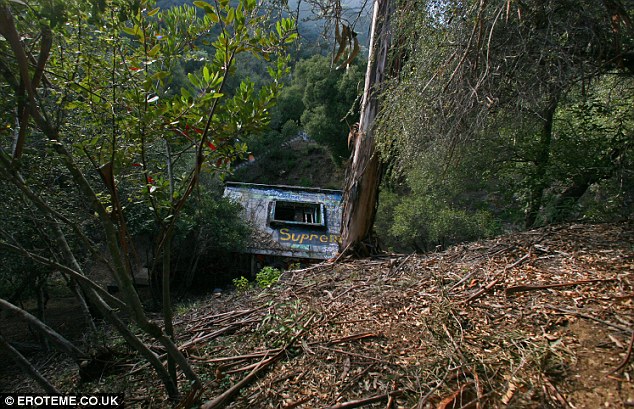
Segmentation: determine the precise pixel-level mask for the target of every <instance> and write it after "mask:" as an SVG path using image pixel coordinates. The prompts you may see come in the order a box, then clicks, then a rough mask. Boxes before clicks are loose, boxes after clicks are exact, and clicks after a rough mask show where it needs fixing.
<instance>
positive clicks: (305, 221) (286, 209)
mask: <svg viewBox="0 0 634 409" xmlns="http://www.w3.org/2000/svg"><path fill="white" fill-rule="evenodd" d="M271 216H272V217H271V222H272V223H281V224H300V225H309V226H323V227H325V226H326V223H325V220H324V219H325V217H324V205H323V204H321V203H299V202H284V201H275V202H273V208H272V214H271Z"/></svg>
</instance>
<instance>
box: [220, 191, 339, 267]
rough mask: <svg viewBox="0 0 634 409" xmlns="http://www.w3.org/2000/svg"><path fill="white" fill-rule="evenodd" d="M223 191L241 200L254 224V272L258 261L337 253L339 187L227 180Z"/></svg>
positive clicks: (249, 249) (319, 257)
mask: <svg viewBox="0 0 634 409" xmlns="http://www.w3.org/2000/svg"><path fill="white" fill-rule="evenodd" d="M224 195H225V196H226V197H228V198H231V199H232V200H234V201H236V202H238V203H240V204H241V205H242V207H243V209H244V217H245V218H246V220H247V222H248V223H249V224H250V225H251V228H252V236H251V238H250V241H249V244H248V246H247V249H246V253H247V254H249V255H251V256H252V257H251V263H252V266H251V271H252V272H253V271H254V270H255V269H256V266H255V263H258V261H260V262H261V263H265V261H264V259H265V258H268V260H267V262H266V264H269V265H270V264H273V262H272V260H275V261H277V262H278V263H279V261H280V260H284V259H299V260H301V259H313V260H325V259H329V258H332V257H333V256H335V255H336V254H337V252H338V251H339V242H340V240H341V237H340V231H341V206H342V203H341V200H342V195H343V192H342V191H340V190H330V189H320V188H306V187H297V186H274V185H261V184H252V183H239V182H228V183H227V184H226V186H225V191H224Z"/></svg>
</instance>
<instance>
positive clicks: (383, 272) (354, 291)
mask: <svg viewBox="0 0 634 409" xmlns="http://www.w3.org/2000/svg"><path fill="white" fill-rule="evenodd" d="M176 325H177V334H178V337H179V344H180V347H181V348H182V350H183V351H185V352H186V354H187V355H188V356H189V358H190V360H191V361H192V362H193V363H194V365H195V366H196V367H197V369H198V371H199V373H201V374H202V378H203V380H204V382H205V385H206V386H205V388H204V389H203V390H199V391H187V387H186V386H184V388H183V389H184V390H185V396H184V400H183V402H181V407H196V406H197V405H200V404H202V406H203V407H211V402H210V401H211V400H213V399H214V398H217V397H218V396H223V395H222V394H223V393H225V395H224V396H225V397H226V400H225V402H224V403H225V404H228V406H229V407H232V408H267V407H270V408H287V409H290V408H324V407H331V408H352V407H376V408H437V409H449V408H460V407H462V408H503V407H512V408H599V407H615V408H621V407H634V384H633V382H634V380H633V379H632V377H633V376H634V364H633V362H632V361H633V358H632V356H631V354H632V351H631V350H632V340H633V339H634V335H633V334H634V332H633V331H634V229H633V226H632V225H631V224H625V223H623V224H603V225H583V224H573V225H563V226H557V227H549V228H544V229H538V230H534V231H529V232H524V233H518V234H512V235H507V236H502V237H499V238H497V239H494V240H488V241H480V242H475V243H470V244H466V245H461V246H456V247H454V248H451V249H449V250H447V251H445V252H439V253H434V254H429V255H406V256H385V257H380V258H374V259H365V260H356V261H353V260H347V261H346V260H343V261H340V262H339V263H336V264H327V263H324V264H319V265H316V266H313V267H311V268H308V269H304V270H297V271H290V272H286V273H285V274H284V275H283V276H282V280H281V282H280V283H279V284H277V285H276V286H274V287H272V288H270V289H266V290H257V291H256V290H253V291H250V292H247V293H242V294H237V293H234V294H228V295H222V296H220V297H211V296H210V297H209V298H207V299H204V300H199V301H197V302H196V303H193V304H191V305H189V306H187V307H186V308H185V307H179V315H178V318H177V322H176ZM110 346H111V348H112V349H113V350H115V351H117V356H118V361H117V364H116V365H115V366H113V367H112V368H111V369H110V370H109V371H106V372H104V374H103V375H102V376H101V378H100V379H99V380H96V381H93V382H87V383H81V384H80V383H79V380H78V375H77V374H76V372H77V371H76V368H74V367H73V366H72V365H70V364H68V363H66V364H65V363H64V362H65V361H63V360H62V359H61V358H55V359H54V358H51V357H48V358H46V359H48V363H47V366H46V367H44V369H43V372H44V373H47V374H49V375H51V376H52V377H53V378H54V382H55V383H56V384H57V385H61V386H60V387H61V388H63V389H64V390H67V391H79V390H81V391H84V392H97V391H101V392H118V391H124V392H125V393H126V407H163V406H169V405H168V404H167V402H165V401H164V393H163V392H162V388H161V385H160V384H159V383H158V382H154V381H152V379H153V377H152V376H151V373H150V370H149V368H148V367H147V365H146V364H144V363H139V362H138V361H136V360H135V357H134V356H132V355H131V353H130V352H129V351H127V350H126V349H125V346H124V345H123V344H122V343H120V342H117V340H116V338H112V339H111V341H110ZM155 350H156V352H157V353H162V351H161V349H160V347H159V346H158V345H156V346H155ZM60 365H61V366H60ZM41 367H42V366H41ZM64 368H66V370H63V369H64ZM245 378H247V379H248V380H250V381H249V382H246V385H245V386H244V387H243V388H241V389H240V390H238V391H236V392H237V393H235V394H234V395H231V394H230V393H227V391H232V389H230V388H231V387H232V385H236V384H237V383H238V382H239V381H240V380H242V379H245ZM5 379H6V378H5ZM13 380H14V381H15V382H16V383H15V384H14V385H13V387H12V388H11V392H16V391H18V390H19V391H26V390H37V389H35V387H34V386H33V385H32V383H30V382H22V380H19V379H16V378H15V376H14V378H13ZM18 381H19V382H22V383H20V384H18V383H17V382H18ZM18 385H20V386H18ZM4 389H6V386H5V387H4Z"/></svg>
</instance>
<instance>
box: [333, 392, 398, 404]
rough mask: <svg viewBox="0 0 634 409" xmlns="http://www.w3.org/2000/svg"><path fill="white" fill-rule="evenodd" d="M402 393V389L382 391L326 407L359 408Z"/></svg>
mask: <svg viewBox="0 0 634 409" xmlns="http://www.w3.org/2000/svg"><path fill="white" fill-rule="evenodd" d="M402 394H403V391H401V390H396V391H393V392H390V393H384V394H382V395H375V396H370V397H369V398H364V399H359V400H351V401H348V402H344V403H337V404H336V405H334V406H328V407H327V408H326V409H349V408H359V407H361V406H365V405H369V404H371V403H375V402H381V401H383V400H389V399H390V397H398V396H400V395H402Z"/></svg>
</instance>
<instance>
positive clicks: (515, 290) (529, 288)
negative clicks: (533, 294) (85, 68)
mask: <svg viewBox="0 0 634 409" xmlns="http://www.w3.org/2000/svg"><path fill="white" fill-rule="evenodd" d="M608 281H615V279H613V278H606V279H598V280H579V281H572V282H569V283H556V284H543V285H516V286H514V287H509V288H507V289H506V290H504V292H505V293H506V294H507V295H508V294H515V293H520V292H526V291H534V290H546V289H549V288H560V287H573V286H576V285H581V284H592V283H600V282H608Z"/></svg>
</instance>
